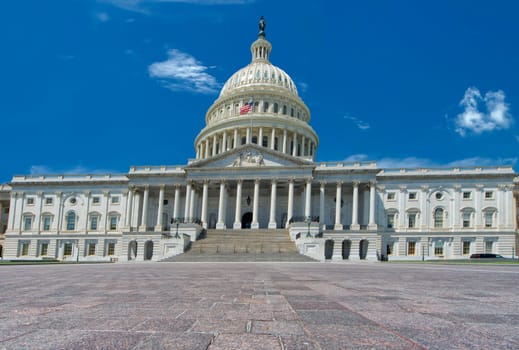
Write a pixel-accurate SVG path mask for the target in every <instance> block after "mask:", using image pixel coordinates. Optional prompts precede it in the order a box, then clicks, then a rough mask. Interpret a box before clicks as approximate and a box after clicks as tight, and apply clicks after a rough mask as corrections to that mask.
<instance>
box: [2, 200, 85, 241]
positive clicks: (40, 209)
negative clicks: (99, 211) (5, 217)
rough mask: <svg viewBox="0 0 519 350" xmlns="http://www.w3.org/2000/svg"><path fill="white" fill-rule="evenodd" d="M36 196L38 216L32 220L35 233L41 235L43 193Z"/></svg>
mask: <svg viewBox="0 0 519 350" xmlns="http://www.w3.org/2000/svg"><path fill="white" fill-rule="evenodd" d="M37 195H38V209H37V210H38V214H37V215H36V217H35V218H34V220H36V222H35V224H36V231H37V232H38V233H41V232H40V229H41V220H42V217H41V212H42V208H43V192H38V193H37ZM1 209H2V208H1V206H0V215H2V214H3V213H2V210H1ZM86 212H87V216H88V197H87V210H86Z"/></svg>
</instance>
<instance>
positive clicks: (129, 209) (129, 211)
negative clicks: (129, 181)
mask: <svg viewBox="0 0 519 350" xmlns="http://www.w3.org/2000/svg"><path fill="white" fill-rule="evenodd" d="M132 209H133V188H131V187H130V189H129V192H128V200H127V204H126V221H125V226H126V227H128V228H129V227H130V226H131V225H132V221H131V220H132Z"/></svg>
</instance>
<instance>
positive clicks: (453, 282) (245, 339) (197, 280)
mask: <svg viewBox="0 0 519 350" xmlns="http://www.w3.org/2000/svg"><path fill="white" fill-rule="evenodd" d="M518 285H519V266H517V265H515V266H465V265H462V266H454V265H449V266H443V265H442V266H439V265H430V264H425V265H422V264H395V263H367V262H366V263H312V262H310V263H133V264H130V263H118V264H93V265H89V264H80V265H36V266H0V349H24V350H25V349H53V350H54V349H210V350H217V349H218V350H220V349H226V350H227V349H284V350H287V349H304V350H309V349H424V348H431V349H517V348H519V312H518V311H519V297H518Z"/></svg>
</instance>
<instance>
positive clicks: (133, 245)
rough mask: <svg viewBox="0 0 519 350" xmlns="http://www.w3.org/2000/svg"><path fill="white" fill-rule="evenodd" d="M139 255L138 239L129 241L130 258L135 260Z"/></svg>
mask: <svg viewBox="0 0 519 350" xmlns="http://www.w3.org/2000/svg"><path fill="white" fill-rule="evenodd" d="M136 257H137V241H131V242H130V243H128V260H135V258H136Z"/></svg>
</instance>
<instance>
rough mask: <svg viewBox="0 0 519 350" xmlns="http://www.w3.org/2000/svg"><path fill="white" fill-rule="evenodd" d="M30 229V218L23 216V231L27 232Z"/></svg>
mask: <svg viewBox="0 0 519 350" xmlns="http://www.w3.org/2000/svg"><path fill="white" fill-rule="evenodd" d="M31 228H32V216H24V218H23V229H24V230H25V231H29V230H30V229H31Z"/></svg>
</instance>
